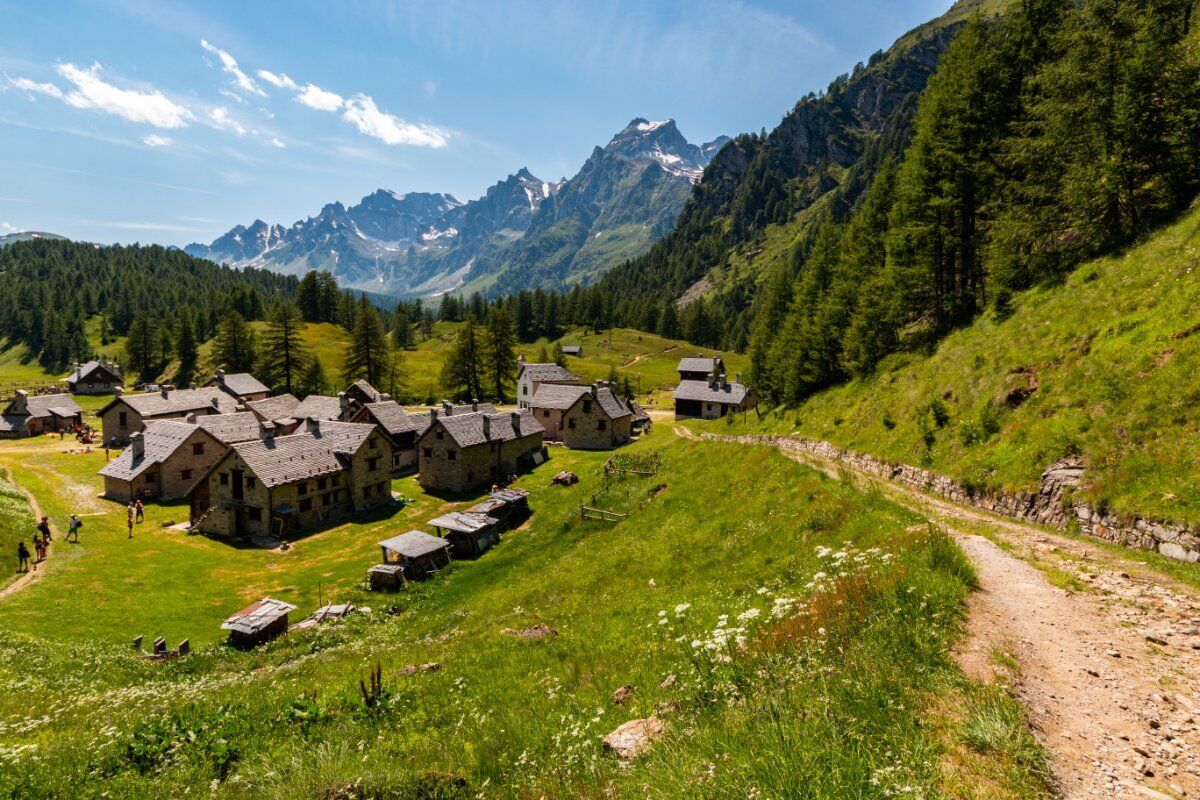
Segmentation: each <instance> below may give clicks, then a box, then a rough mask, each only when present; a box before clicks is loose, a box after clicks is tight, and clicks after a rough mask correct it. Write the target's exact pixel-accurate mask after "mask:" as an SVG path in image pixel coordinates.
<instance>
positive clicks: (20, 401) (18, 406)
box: [12, 389, 29, 416]
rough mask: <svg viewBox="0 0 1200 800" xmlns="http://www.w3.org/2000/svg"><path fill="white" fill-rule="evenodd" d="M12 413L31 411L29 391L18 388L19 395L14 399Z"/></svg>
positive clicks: (20, 413)
mask: <svg viewBox="0 0 1200 800" xmlns="http://www.w3.org/2000/svg"><path fill="white" fill-rule="evenodd" d="M12 413H13V414H15V415H17V416H20V415H22V414H28V413H29V392H27V391H25V390H24V389H17V396H16V397H14V398H13V401H12Z"/></svg>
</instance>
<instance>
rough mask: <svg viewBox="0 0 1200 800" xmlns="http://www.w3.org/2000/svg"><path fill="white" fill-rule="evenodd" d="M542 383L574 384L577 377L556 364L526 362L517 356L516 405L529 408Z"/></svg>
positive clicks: (522, 357)
mask: <svg viewBox="0 0 1200 800" xmlns="http://www.w3.org/2000/svg"><path fill="white" fill-rule="evenodd" d="M544 383H557V384H575V383H579V378H578V377H577V376H576V375H575V374H574V373H572V372H570V371H569V370H566V369H564V368H563V367H560V366H559V365H558V364H526V363H525V356H523V355H522V356H518V357H517V407H518V408H529V404H530V402H531V401H532V400H533V396H534V395H535V394H537V389H538V387H539V386H541V385H542V384H544Z"/></svg>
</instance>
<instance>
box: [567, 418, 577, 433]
mask: <svg viewBox="0 0 1200 800" xmlns="http://www.w3.org/2000/svg"><path fill="white" fill-rule="evenodd" d="M567 427H568V428H570V429H571V430H575V420H574V418H572V419H568V420H567Z"/></svg>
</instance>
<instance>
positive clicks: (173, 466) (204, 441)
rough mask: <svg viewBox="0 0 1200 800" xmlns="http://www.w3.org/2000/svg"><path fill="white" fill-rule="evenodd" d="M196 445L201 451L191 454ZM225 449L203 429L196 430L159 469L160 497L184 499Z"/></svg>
mask: <svg viewBox="0 0 1200 800" xmlns="http://www.w3.org/2000/svg"><path fill="white" fill-rule="evenodd" d="M196 444H199V445H202V447H201V450H202V452H200V453H194V452H193V449H194V448H193V445H196ZM228 449H229V448H227V447H226V446H225V445H223V444H221V443H220V442H218V441H217V440H216V439H215V438H213V436H212V435H211V434H210V433H208V432H207V431H205V430H204V429H203V428H197V429H196V431H195V432H194V433H192V434H191V435H190V436H188V438H187V439H185V440H184V442H183V444H182V445H181V446H180V447H178V448H176V450H175V452H174V453H172V454H171V455H169V456H167V457H166V458H165V459H164V460H163V462H162V464H161V465H160V466H159V471H160V473H161V477H160V478H159V496H160V497H161V498H162V499H163V500H174V499H176V498H179V497H186V496H187V493H188V492H190V491H191V490H192V487H193V486H195V485H196V483H197V482H198V481H199V480H200V479H201V478H202V477H204V473H205V472H208V470H209V468H210V467H212V465H213V464H215V463H217V461H218V460H220V458H221V456H223V455H225V451H226V450H228Z"/></svg>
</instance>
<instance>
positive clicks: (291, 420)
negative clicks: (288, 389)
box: [246, 394, 300, 433]
mask: <svg viewBox="0 0 1200 800" xmlns="http://www.w3.org/2000/svg"><path fill="white" fill-rule="evenodd" d="M299 405H300V401H299V400H297V399H296V398H295V396H293V395H290V394H277V395H275V396H274V397H267V398H264V399H262V400H251V401H250V402H248V403H246V410H247V411H249V412H251V413H252V414H254V416H256V417H258V419H259V421H260V422H271V423H274V424H275V427H276V431H277V432H279V433H283V432H285V431H286V432H288V433H290V432H291V430H292V429H294V428H295V427H296V424H297V419H296V417H295V413H294V412H295V411H296V407H297V406H299Z"/></svg>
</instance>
